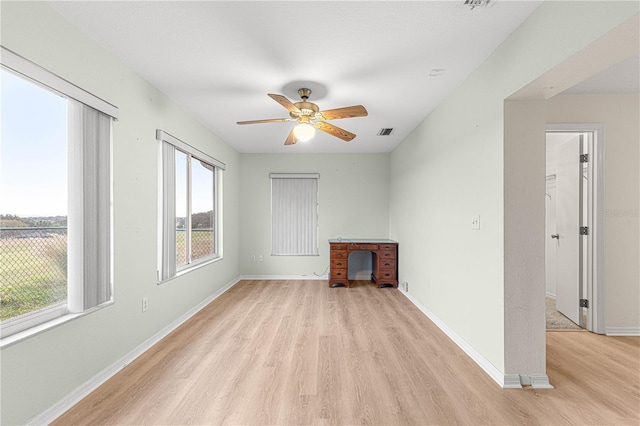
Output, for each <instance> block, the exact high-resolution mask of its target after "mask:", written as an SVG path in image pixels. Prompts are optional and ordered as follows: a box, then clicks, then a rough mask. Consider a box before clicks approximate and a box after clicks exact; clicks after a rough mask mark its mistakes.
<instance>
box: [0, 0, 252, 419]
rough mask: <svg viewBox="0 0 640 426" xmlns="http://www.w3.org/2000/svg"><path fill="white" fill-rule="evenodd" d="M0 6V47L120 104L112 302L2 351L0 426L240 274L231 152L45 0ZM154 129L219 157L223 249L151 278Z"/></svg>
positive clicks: (65, 389) (29, 413)
mask: <svg viewBox="0 0 640 426" xmlns="http://www.w3.org/2000/svg"><path fill="white" fill-rule="evenodd" d="M1 7H2V16H1V19H2V21H1V24H2V25H1V27H2V30H1V31H2V33H1V35H2V45H3V46H5V47H7V48H8V49H10V50H13V51H14V52H16V53H18V54H19V55H22V56H24V57H25V58H27V59H29V60H32V61H34V62H36V63H37V64H39V65H41V66H43V67H45V68H46V69H48V70H50V71H52V72H54V73H56V74H58V75H60V76H61V77H63V78H65V79H67V80H69V81H71V82H73V83H74V84H76V85H78V86H80V87H82V88H84V89H85V90H87V91H89V92H91V93H94V94H95V95H97V96H99V97H101V98H103V99H105V100H107V101H109V102H111V103H113V104H114V105H116V106H118V107H119V110H120V120H119V121H118V122H115V123H114V124H113V179H114V199H113V207H114V216H115V219H114V220H115V223H114V232H115V236H114V243H115V259H114V262H115V277H114V281H115V304H114V305H113V306H110V307H107V308H104V309H102V310H100V311H98V312H95V313H92V314H90V315H87V316H85V317H82V318H80V319H77V320H74V321H71V322H69V323H66V324H64V325H62V326H59V327H56V328H53V329H50V330H48V331H46V332H44V333H42V334H39V335H37V336H35V337H31V338H29V339H27V340H24V341H22V342H20V343H17V344H14V345H13V346H9V347H7V348H4V349H3V350H2V352H1V357H2V359H1V364H2V365H1V373H2V379H1V380H2V383H1V386H2V397H1V398H2V400H1V404H2V405H1V410H2V417H1V420H0V423H2V424H7V425H9V424H22V423H24V422H26V421H27V420H28V419H30V418H32V417H33V416H35V415H38V414H40V413H41V412H43V411H44V410H46V409H48V408H50V407H51V406H52V405H53V404H55V403H57V402H58V401H59V400H61V399H62V398H63V397H64V396H66V395H67V394H68V393H70V392H72V391H73V390H75V389H76V388H77V387H79V386H80V385H82V384H84V383H85V382H86V381H87V380H89V379H90V378H92V377H93V376H94V375H96V374H97V373H98V372H100V371H101V370H103V369H104V368H106V367H107V366H109V365H111V364H112V363H113V362H115V361H116V360H117V359H119V358H121V357H122V356H123V355H125V354H127V353H128V352H130V351H131V350H133V349H134V348H135V347H136V346H138V345H140V344H141V343H143V342H144V341H145V340H146V339H148V338H150V337H151V336H152V335H153V334H154V333H156V332H158V331H159V330H160V329H162V328H163V327H165V326H167V325H168V324H169V323H171V322H172V321H173V320H175V319H177V318H178V317H180V316H181V315H183V314H184V313H185V312H187V311H188V310H189V309H191V308H192V307H194V306H196V305H197V304H198V303H200V302H201V301H202V300H204V299H206V298H207V297H208V296H210V295H212V294H213V293H215V291H216V290H217V289H220V288H221V287H223V286H225V285H226V284H227V283H229V282H230V281H231V280H233V279H235V278H236V277H237V276H238V275H239V274H240V270H239V264H238V251H239V236H238V233H239V204H240V202H239V196H238V193H239V189H240V175H239V167H240V156H239V154H238V153H237V152H236V151H234V150H233V149H231V148H230V147H229V146H228V145H226V144H225V143H223V142H222V141H221V140H220V139H219V138H217V137H216V136H215V135H213V134H212V133H211V132H210V131H208V130H207V129H205V128H204V127H203V126H202V125H200V124H199V123H198V122H196V121H195V120H194V119H193V118H192V117H191V116H189V115H188V114H186V113H185V112H184V111H183V110H181V109H180V108H178V107H177V106H176V105H175V104H173V103H172V102H171V101H170V100H169V99H168V98H167V97H166V96H165V95H163V94H162V93H160V92H159V91H158V90H157V89H155V88H154V87H153V86H151V85H150V84H149V83H147V82H146V81H144V80H142V79H141V78H140V77H139V76H137V75H136V74H134V73H133V72H132V71H130V70H129V69H127V68H125V67H124V66H122V65H121V64H120V63H119V62H118V61H116V60H115V59H114V57H112V56H111V55H110V54H108V53H107V52H105V51H104V50H103V49H102V48H101V47H99V46H98V45H97V44H96V43H95V42H93V41H92V40H91V39H89V38H88V37H86V36H85V35H83V34H81V33H79V32H78V31H77V30H75V29H74V28H73V27H71V26H69V25H68V24H67V23H66V21H64V20H62V19H61V17H60V16H59V15H58V14H57V13H55V12H54V11H53V10H51V9H50V8H49V6H47V5H46V4H42V3H31V2H19V3H18V2H16V3H13V2H2V6H1ZM157 128H160V129H164V130H166V131H167V132H169V133H171V134H173V135H175V136H176V137H179V138H180V139H182V140H184V141H185V142H188V143H190V144H192V145H194V146H195V147H197V148H199V149H200V150H202V151H204V152H206V153H208V154H210V155H211V156H213V157H215V158H217V159H219V160H220V161H223V162H225V163H226V164H227V171H226V172H224V237H225V238H224V253H225V258H224V259H223V260H221V261H219V262H217V263H214V264H212V265H209V266H206V267H203V268H201V269H199V270H197V271H193V272H191V273H189V274H187V275H185V276H183V277H180V278H178V279H175V280H173V281H170V282H167V283H165V284H163V285H160V286H158V285H156V269H157V265H156V253H157V252H156V250H157V247H158V246H157V244H158V241H157V235H156V234H157V218H158V213H157V186H158V184H157V179H158V169H157V158H158V156H157V149H158V146H157V143H156V141H155V131H156V129H157ZM143 296H147V297H148V298H149V310H148V311H147V312H146V313H144V314H143V313H142V312H141V298H142V297H143Z"/></svg>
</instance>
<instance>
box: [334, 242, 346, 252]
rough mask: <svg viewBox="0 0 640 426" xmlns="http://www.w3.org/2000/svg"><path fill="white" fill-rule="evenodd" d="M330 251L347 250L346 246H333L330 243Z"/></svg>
mask: <svg viewBox="0 0 640 426" xmlns="http://www.w3.org/2000/svg"><path fill="white" fill-rule="evenodd" d="M330 246H331V250H346V249H347V245H346V244H334V243H331V244H330Z"/></svg>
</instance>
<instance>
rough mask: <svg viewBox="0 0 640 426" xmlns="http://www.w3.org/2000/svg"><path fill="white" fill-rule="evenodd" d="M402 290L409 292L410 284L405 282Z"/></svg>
mask: <svg viewBox="0 0 640 426" xmlns="http://www.w3.org/2000/svg"><path fill="white" fill-rule="evenodd" d="M402 289H403V290H404V291H409V283H408V282H406V281H405V282H403V283H402Z"/></svg>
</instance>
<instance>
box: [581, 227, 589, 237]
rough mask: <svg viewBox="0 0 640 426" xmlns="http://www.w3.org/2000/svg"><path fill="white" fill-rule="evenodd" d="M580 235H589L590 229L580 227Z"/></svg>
mask: <svg viewBox="0 0 640 426" xmlns="http://www.w3.org/2000/svg"><path fill="white" fill-rule="evenodd" d="M580 235H589V227H588V226H581V227H580Z"/></svg>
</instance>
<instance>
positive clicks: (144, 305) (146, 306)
mask: <svg viewBox="0 0 640 426" xmlns="http://www.w3.org/2000/svg"><path fill="white" fill-rule="evenodd" d="M148 309H149V298H148V297H143V298H142V312H147V310H148Z"/></svg>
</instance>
